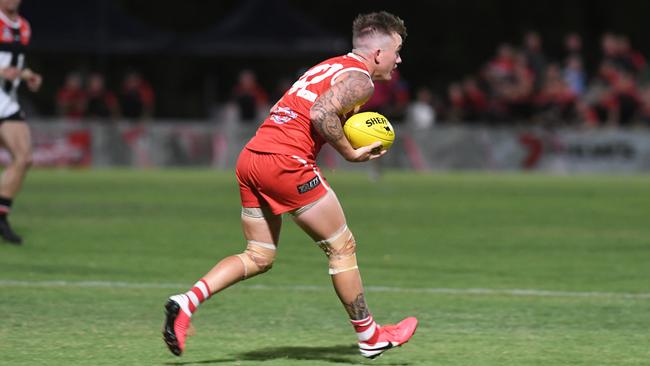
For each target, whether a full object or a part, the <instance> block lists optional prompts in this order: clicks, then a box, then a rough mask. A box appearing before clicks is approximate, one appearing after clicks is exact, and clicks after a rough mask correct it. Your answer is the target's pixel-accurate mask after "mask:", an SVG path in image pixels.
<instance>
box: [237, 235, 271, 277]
mask: <svg viewBox="0 0 650 366" xmlns="http://www.w3.org/2000/svg"><path fill="white" fill-rule="evenodd" d="M238 257H239V259H241V261H242V262H243V264H244V279H246V278H250V277H253V276H255V275H258V274H260V273H264V272H267V271H268V270H270V269H271V268H272V267H273V262H274V261H275V245H273V244H267V243H260V242H256V241H253V240H250V241H249V242H248V247H247V248H246V250H245V251H244V252H243V253H242V254H239V255H238Z"/></svg>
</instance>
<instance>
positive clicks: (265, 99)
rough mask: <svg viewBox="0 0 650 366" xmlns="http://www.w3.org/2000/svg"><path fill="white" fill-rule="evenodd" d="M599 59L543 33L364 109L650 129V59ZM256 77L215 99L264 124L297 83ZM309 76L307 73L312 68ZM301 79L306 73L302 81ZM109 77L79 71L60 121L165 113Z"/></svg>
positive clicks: (389, 86)
mask: <svg viewBox="0 0 650 366" xmlns="http://www.w3.org/2000/svg"><path fill="white" fill-rule="evenodd" d="M600 41H601V44H600V49H601V55H600V59H598V60H592V62H588V61H587V60H586V59H585V56H584V54H583V40H582V37H581V36H580V34H578V33H569V34H566V35H565V38H564V42H563V43H564V49H563V50H561V52H557V51H558V50H555V51H556V52H555V54H561V55H562V56H561V57H560V58H559V59H554V58H551V57H549V56H548V55H547V53H546V52H545V49H544V40H543V38H542V36H541V35H540V33H538V32H536V31H529V32H526V33H525V34H522V37H521V42H520V44H511V43H506V42H504V43H501V44H499V45H497V47H496V50H495V53H494V55H493V56H492V57H491V58H490V59H487V60H485V61H484V62H483V64H482V66H481V67H480V68H479V69H478V70H467V74H466V75H465V76H464V77H462V78H461V80H458V81H457V82H452V83H451V84H450V85H448V87H447V88H446V90H434V89H433V88H432V87H428V86H426V85H425V86H418V87H415V88H414V87H412V85H413V83H410V82H409V80H406V79H405V78H404V77H403V76H402V75H401V74H400V71H399V69H398V70H396V71H395V72H394V77H393V79H392V80H390V81H388V82H376V83H375V93H374V95H373V97H372V99H371V100H370V101H368V103H367V104H366V105H365V106H364V108H363V109H364V110H372V111H378V112H380V113H382V114H384V115H386V117H388V118H389V119H390V120H391V121H393V122H394V123H396V124H399V123H404V124H409V125H410V126H411V127H413V128H415V129H426V128H430V127H431V126H433V125H434V124H435V123H467V124H482V125H485V124H487V125H521V124H525V125H530V124H537V125H543V126H552V127H563V126H572V127H607V126H609V127H616V126H650V77H649V72H648V65H647V60H646V57H645V56H644V55H643V54H641V53H640V52H639V51H637V50H636V49H635V48H634V45H632V44H631V43H630V41H629V38H628V37H627V36H626V35H624V34H616V33H611V32H607V33H604V34H603V35H602V37H601V40H600ZM257 71H258V70H253V69H247V68H246V69H242V70H241V71H240V73H239V75H238V78H237V81H236V82H235V84H234V85H232V87H231V88H230V93H229V95H227V96H226V97H225V98H222V100H219V101H215V102H216V103H218V104H219V108H220V109H221V110H223V111H225V114H223V113H221V114H219V115H218V116H213V118H223V116H227V117H228V118H232V119H235V120H241V121H243V122H244V123H259V122H260V121H261V120H262V119H263V118H264V116H265V114H266V113H267V112H268V109H269V107H270V106H271V105H272V104H273V103H275V101H276V100H277V99H279V98H280V97H281V96H282V94H283V93H284V91H286V90H287V89H288V88H289V87H290V85H291V83H292V82H293V80H290V79H289V78H280V79H279V80H276V81H275V82H276V84H275V85H272V86H263V85H261V83H260V82H259V81H258V78H257ZM303 71H304V70H303ZM298 75H299V74H298ZM106 84H107V83H106V80H105V76H104V75H102V74H101V73H82V72H76V71H74V72H70V73H69V74H68V75H67V76H66V77H65V80H64V81H63V85H61V86H60V88H59V89H58V92H57V93H56V96H55V98H56V101H55V102H56V113H57V114H58V115H59V116H60V117H64V118H65V119H67V120H71V121H81V120H103V121H117V120H123V119H126V120H137V121H142V120H148V119H151V118H153V117H158V118H160V117H162V118H164V117H165V116H157V115H156V104H155V100H156V97H155V95H156V89H155V86H152V85H151V83H149V82H148V81H147V80H146V79H145V78H144V77H143V76H142V74H141V73H139V72H137V71H134V70H130V71H128V72H126V73H125V74H124V75H123V79H122V80H121V82H120V83H119V84H116V85H117V87H115V88H114V90H110V88H109V87H107V85H106Z"/></svg>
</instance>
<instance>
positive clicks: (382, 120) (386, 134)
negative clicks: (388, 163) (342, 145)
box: [343, 112, 395, 150]
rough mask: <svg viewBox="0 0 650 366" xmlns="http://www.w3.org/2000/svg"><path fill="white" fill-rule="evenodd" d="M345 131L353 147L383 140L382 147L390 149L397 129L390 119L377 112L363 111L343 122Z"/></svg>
mask: <svg viewBox="0 0 650 366" xmlns="http://www.w3.org/2000/svg"><path fill="white" fill-rule="evenodd" d="M343 133H345V137H347V138H348V141H350V144H351V145H352V147H353V148H355V149H358V148H360V147H362V146H368V145H371V144H372V143H374V142H377V141H379V142H381V149H382V150H388V148H390V146H391V145H392V144H393V141H395V130H393V126H392V125H391V124H390V122H388V119H387V118H386V117H384V116H382V115H381V114H379V113H377V112H361V113H357V114H354V115H352V116H351V117H350V118H348V120H347V121H345V124H343Z"/></svg>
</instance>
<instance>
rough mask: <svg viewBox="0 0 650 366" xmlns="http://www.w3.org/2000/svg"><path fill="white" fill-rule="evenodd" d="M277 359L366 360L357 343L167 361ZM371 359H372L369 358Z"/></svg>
mask: <svg viewBox="0 0 650 366" xmlns="http://www.w3.org/2000/svg"><path fill="white" fill-rule="evenodd" d="M277 359H287V360H298V361H325V362H332V363H346V364H362V363H364V362H363V361H366V359H364V358H363V357H361V355H360V354H359V348H358V347H357V346H356V345H349V344H346V345H338V346H329V347H291V346H283V347H269V348H262V349H258V350H255V351H249V352H243V353H239V354H236V355H234V357H233V358H231V359H227V358H221V359H214V360H202V361H187V362H183V361H179V362H167V363H165V364H166V365H177V366H182V365H210V364H222V363H232V362H235V361H269V360H277ZM367 361H371V360H367ZM386 365H392V366H408V365H410V363H408V362H398V363H387V364H386Z"/></svg>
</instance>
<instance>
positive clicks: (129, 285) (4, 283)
mask: <svg viewBox="0 0 650 366" xmlns="http://www.w3.org/2000/svg"><path fill="white" fill-rule="evenodd" d="M189 285H191V284H176V283H137V282H122V281H64V280H53V281H24V280H0V287H82V288H126V289H170V290H175V291H184V290H185V289H186V288H189V287H188V286H189ZM237 288H241V289H247V290H264V291H274V290H290V291H332V288H331V287H329V286H308V285H293V286H282V285H278V286H275V285H246V284H242V285H239V286H237ZM366 291H368V292H394V293H414V294H443V295H476V296H485V295H506V296H536V297H576V298H610V299H650V293H625V292H597V291H590V292H576V291H548V290H535V289H490V288H466V289H463V288H435V287H434V288H431V287H428V288H427V287H425V288H406V287H386V286H366Z"/></svg>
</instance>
